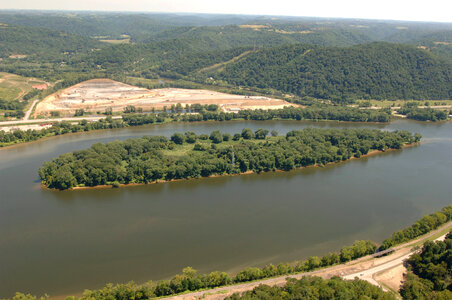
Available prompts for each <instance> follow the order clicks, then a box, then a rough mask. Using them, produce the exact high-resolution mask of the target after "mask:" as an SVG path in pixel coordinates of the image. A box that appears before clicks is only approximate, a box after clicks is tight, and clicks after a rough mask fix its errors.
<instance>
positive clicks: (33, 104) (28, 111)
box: [24, 99, 39, 120]
mask: <svg viewBox="0 0 452 300" xmlns="http://www.w3.org/2000/svg"><path fill="white" fill-rule="evenodd" d="M38 102H39V99H36V100H35V101H33V103H32V104H31V106H30V108H29V109H28V110H27V111H26V112H25V116H24V120H28V119H30V115H31V112H32V111H33V107H35V105H36V103H38Z"/></svg>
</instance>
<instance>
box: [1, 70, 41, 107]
mask: <svg viewBox="0 0 452 300" xmlns="http://www.w3.org/2000/svg"><path fill="white" fill-rule="evenodd" d="M43 83H45V81H42V80H39V79H36V78H28V77H23V76H19V75H14V74H9V73H3V72H1V73H0V99H3V100H7V101H14V100H18V99H21V98H22V97H23V96H24V95H25V94H27V93H28V92H30V91H31V90H33V87H32V85H35V84H43Z"/></svg>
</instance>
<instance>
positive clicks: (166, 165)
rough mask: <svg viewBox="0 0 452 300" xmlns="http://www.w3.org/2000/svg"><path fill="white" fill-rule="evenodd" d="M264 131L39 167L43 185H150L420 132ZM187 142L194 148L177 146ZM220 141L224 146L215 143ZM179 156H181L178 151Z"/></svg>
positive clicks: (321, 158)
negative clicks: (281, 133)
mask: <svg viewBox="0 0 452 300" xmlns="http://www.w3.org/2000/svg"><path fill="white" fill-rule="evenodd" d="M267 134H268V131H265V130H263V129H259V130H257V131H256V132H252V131H251V130H250V129H247V128H245V129H243V131H242V132H241V133H240V134H235V135H234V136H233V137H232V141H230V139H231V137H230V135H228V134H224V135H223V134H221V133H220V132H219V131H214V132H212V133H211V135H210V137H209V136H207V135H204V136H203V135H201V136H197V135H196V134H195V133H193V132H186V133H185V134H181V133H176V134H174V135H173V136H172V137H171V140H170V139H168V138H166V137H163V136H149V137H143V138H137V139H129V140H126V141H115V142H111V143H107V144H100V143H99V144H94V145H93V146H91V148H89V149H87V150H82V151H75V152H72V153H67V154H64V155H62V156H60V157H58V158H55V159H53V160H52V161H50V162H46V163H44V165H43V166H42V167H41V168H40V169H39V175H40V178H41V180H42V183H43V184H44V185H45V186H47V187H49V188H55V189H60V190H65V189H70V188H73V187H77V186H91V187H92V186H97V185H106V184H111V185H115V186H117V185H119V184H130V183H150V182H155V181H160V180H173V179H188V178H199V177H208V176H211V175H223V174H238V173H243V172H247V171H253V172H256V173H260V172H268V171H275V170H285V171H288V170H292V169H294V168H299V167H305V166H311V165H325V164H327V163H331V162H340V161H344V160H347V159H349V158H351V157H353V156H354V157H360V156H361V155H365V154H367V153H368V152H369V151H371V150H382V151H384V150H386V149H400V148H402V146H403V145H404V144H411V143H415V142H418V141H419V140H420V138H421V136H420V135H419V134H416V135H412V134H411V133H410V132H408V131H395V132H385V131H379V130H370V129H350V130H345V129H314V128H307V129H304V130H294V131H290V132H288V133H287V134H286V135H285V136H275V137H271V138H267V137H266V136H267ZM185 142H187V143H189V144H192V145H193V146H192V147H188V148H184V149H180V148H181V145H182V144H184V143H185ZM222 142H227V143H226V144H225V145H222V146H221V147H220V146H216V145H217V144H220V143H222ZM181 151H183V152H182V154H180V152H181Z"/></svg>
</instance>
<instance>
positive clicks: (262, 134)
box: [254, 128, 268, 140]
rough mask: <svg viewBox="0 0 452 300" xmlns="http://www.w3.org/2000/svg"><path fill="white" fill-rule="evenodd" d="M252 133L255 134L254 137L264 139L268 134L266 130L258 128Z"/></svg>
mask: <svg viewBox="0 0 452 300" xmlns="http://www.w3.org/2000/svg"><path fill="white" fill-rule="evenodd" d="M254 134H255V137H256V139H258V140H264V139H265V137H266V136H267V134H268V130H266V129H262V128H259V129H258V130H256V132H255V133H254Z"/></svg>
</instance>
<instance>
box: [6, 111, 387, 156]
mask: <svg viewBox="0 0 452 300" xmlns="http://www.w3.org/2000/svg"><path fill="white" fill-rule="evenodd" d="M186 109H187V111H188V112H195V114H183V113H181V111H182V110H183V108H182V107H180V108H178V107H175V108H174V112H166V111H165V112H157V113H149V114H133V113H126V114H123V115H122V120H117V119H114V120H113V119H112V118H111V117H107V118H106V119H103V120H100V121H98V122H87V121H86V120H82V121H80V122H79V123H78V124H71V123H70V122H55V123H53V125H52V127H50V128H48V129H41V130H30V129H29V130H26V131H23V130H15V131H13V132H8V133H6V132H4V131H2V130H0V147H3V146H7V145H12V144H17V143H24V142H29V141H35V140H38V139H40V138H43V137H48V136H53V135H61V134H66V133H74V132H81V131H90V130H99V129H112V128H123V127H127V126H140V125H146V124H154V123H163V122H167V121H172V122H179V121H183V122H200V121H210V120H213V121H230V120H257V121H264V120H275V119H283V120H337V121H350V122H388V121H389V120H390V113H389V112H388V111H387V110H384V111H383V110H382V111H375V110H370V109H369V110H363V109H356V108H350V107H337V109H335V108H333V107H329V106H312V107H308V108H294V107H286V108H282V109H277V110H268V111H266V110H242V111H240V112H238V113H227V112H220V111H218V106H216V105H208V106H201V105H199V104H198V105H191V106H190V107H189V108H186ZM134 110H135V111H136V109H135V108H134V107H128V108H127V112H133V111H134Z"/></svg>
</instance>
